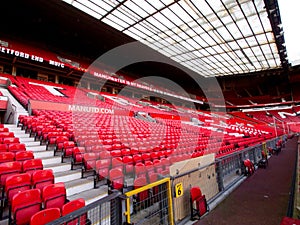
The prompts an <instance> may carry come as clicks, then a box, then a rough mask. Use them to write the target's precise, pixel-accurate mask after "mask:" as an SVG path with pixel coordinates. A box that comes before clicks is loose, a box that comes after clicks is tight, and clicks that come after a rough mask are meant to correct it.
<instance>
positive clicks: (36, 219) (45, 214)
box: [30, 208, 60, 225]
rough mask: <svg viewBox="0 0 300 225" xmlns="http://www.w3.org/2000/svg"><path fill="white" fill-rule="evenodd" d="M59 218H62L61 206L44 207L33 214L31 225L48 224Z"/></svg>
mask: <svg viewBox="0 0 300 225" xmlns="http://www.w3.org/2000/svg"><path fill="white" fill-rule="evenodd" d="M58 218H60V209H59V208H49V209H43V210H41V211H39V212H37V213H35V214H34V215H32V217H31V218H30V225H42V224H48V223H50V222H51V221H54V220H56V219H58Z"/></svg>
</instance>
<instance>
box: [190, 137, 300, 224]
mask: <svg viewBox="0 0 300 225" xmlns="http://www.w3.org/2000/svg"><path fill="white" fill-rule="evenodd" d="M296 150H297V137H295V138H293V139H292V140H289V141H288V142H287V144H286V147H285V148H283V149H282V151H281V152H280V153H279V155H278V156H276V155H274V156H272V157H271V158H270V159H269V165H268V167H267V168H266V169H261V168H260V169H258V170H256V171H255V173H254V174H253V175H252V176H251V177H249V178H247V179H246V180H245V181H244V182H243V183H242V184H241V185H240V186H239V187H238V188H237V189H235V190H234V191H233V192H232V193H231V194H230V195H229V196H228V197H227V198H226V199H224V201H222V202H221V203H220V204H219V205H218V206H217V207H216V208H214V209H213V210H212V211H211V212H209V213H208V214H207V215H206V216H204V217H203V218H201V220H199V221H197V222H195V223H194V225H279V224H280V221H281V219H282V217H284V216H285V215H286V213H287V209H288V201H289V193H290V189H291V182H292V177H293V172H294V167H295V160H296Z"/></svg>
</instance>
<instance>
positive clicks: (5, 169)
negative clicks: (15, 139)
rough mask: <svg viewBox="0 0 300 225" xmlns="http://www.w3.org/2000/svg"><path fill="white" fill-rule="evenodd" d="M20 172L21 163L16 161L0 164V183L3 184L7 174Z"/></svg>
mask: <svg viewBox="0 0 300 225" xmlns="http://www.w3.org/2000/svg"><path fill="white" fill-rule="evenodd" d="M21 172H22V163H21V162H18V161H12V162H4V163H1V164H0V182H1V183H0V184H1V186H3V185H4V183H5V180H6V178H7V177H8V176H10V175H13V174H19V173H21Z"/></svg>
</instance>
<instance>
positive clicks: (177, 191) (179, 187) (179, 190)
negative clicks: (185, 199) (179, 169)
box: [175, 183, 183, 198]
mask: <svg viewBox="0 0 300 225" xmlns="http://www.w3.org/2000/svg"><path fill="white" fill-rule="evenodd" d="M182 195H183V186H182V183H178V184H176V185H175V197H176V198H178V197H180V196H182Z"/></svg>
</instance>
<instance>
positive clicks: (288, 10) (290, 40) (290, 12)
mask: <svg viewBox="0 0 300 225" xmlns="http://www.w3.org/2000/svg"><path fill="white" fill-rule="evenodd" d="M278 5H279V11H280V17H281V22H282V26H283V31H284V39H285V43H286V49H287V57H288V60H289V63H291V64H292V66H295V65H299V64H300V44H299V42H300V41H299V40H300V38H299V30H298V24H299V21H300V14H299V10H300V1H299V0H278Z"/></svg>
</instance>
